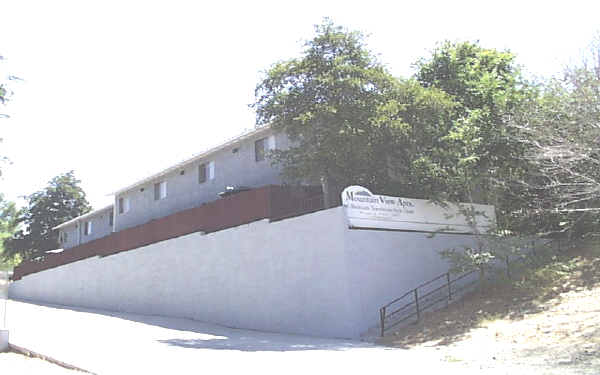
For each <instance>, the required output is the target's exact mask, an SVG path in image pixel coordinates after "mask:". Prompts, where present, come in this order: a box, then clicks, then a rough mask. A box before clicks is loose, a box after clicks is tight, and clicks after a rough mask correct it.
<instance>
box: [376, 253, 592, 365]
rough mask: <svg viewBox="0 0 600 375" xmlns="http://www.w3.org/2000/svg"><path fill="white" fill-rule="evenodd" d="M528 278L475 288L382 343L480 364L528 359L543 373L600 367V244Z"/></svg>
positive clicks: (393, 334) (453, 360)
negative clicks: (463, 297) (428, 351)
mask: <svg viewBox="0 0 600 375" xmlns="http://www.w3.org/2000/svg"><path fill="white" fill-rule="evenodd" d="M526 278H528V280H521V281H517V282H513V283H503V284H499V285H495V286H494V287H488V288H485V289H483V290H484V292H482V291H477V292H474V293H473V294H472V295H470V296H468V297H466V298H465V299H464V300H463V301H461V302H457V303H456V304H454V305H451V306H450V307H449V308H447V309H445V310H441V311H438V312H435V313H431V314H428V315H426V316H425V317H424V319H423V320H422V322H421V323H420V324H418V325H410V326H407V327H404V328H401V329H399V330H398V331H396V332H392V333H390V334H389V335H388V334H386V337H384V338H383V339H380V340H379V343H381V344H384V345H388V346H394V347H402V348H407V349H408V348H410V350H411V351H420V350H435V352H436V354H438V355H440V356H442V358H445V359H446V360H447V361H449V362H461V363H464V364H465V365H467V364H468V365H469V367H472V366H474V365H475V366H480V367H481V368H482V369H484V368H509V367H512V366H527V367H531V368H534V369H538V370H539V373H544V374H545V373H548V374H554V373H557V374H563V373H576V374H580V373H581V374H599V373H600V258H599V257H598V254H597V251H588V250H583V251H581V252H580V253H576V254H568V255H567V257H566V258H565V259H563V260H560V261H556V262H553V263H551V264H549V265H546V266H544V267H540V269H539V270H538V271H537V272H536V273H533V274H530V275H527V276H526ZM535 372H536V373H538V371H535Z"/></svg>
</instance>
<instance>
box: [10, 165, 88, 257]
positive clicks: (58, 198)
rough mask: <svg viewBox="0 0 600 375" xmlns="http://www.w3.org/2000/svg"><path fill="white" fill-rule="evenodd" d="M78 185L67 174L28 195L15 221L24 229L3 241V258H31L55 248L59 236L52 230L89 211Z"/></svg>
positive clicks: (71, 172) (69, 174)
mask: <svg viewBox="0 0 600 375" xmlns="http://www.w3.org/2000/svg"><path fill="white" fill-rule="evenodd" d="M80 182H81V181H80V180H78V179H76V178H75V176H74V174H73V171H70V172H68V173H65V174H62V175H59V176H56V177H54V178H53V179H52V180H50V181H49V183H48V186H47V187H45V188H44V189H42V190H40V191H38V192H35V193H33V194H31V195H29V196H27V197H26V199H27V201H28V204H27V207H26V208H24V209H23V211H22V214H21V215H20V217H19V219H18V221H19V222H20V223H21V224H22V226H23V228H22V229H20V230H18V231H17V232H16V233H15V234H14V236H13V237H11V238H10V239H8V240H7V241H5V255H6V256H9V257H11V256H14V255H16V254H19V255H20V256H21V257H22V258H23V259H31V258H35V257H39V256H43V255H44V253H45V252H46V251H48V250H52V249H56V248H58V246H59V245H58V234H57V233H56V231H54V230H52V228H54V227H55V226H57V225H59V224H61V223H64V222H65V221H68V220H70V219H73V218H75V217H77V216H80V215H83V214H85V213H87V212H89V211H90V210H91V207H90V205H89V203H88V201H87V199H86V196H85V192H84V191H83V189H82V188H81V187H80V186H79V184H80Z"/></svg>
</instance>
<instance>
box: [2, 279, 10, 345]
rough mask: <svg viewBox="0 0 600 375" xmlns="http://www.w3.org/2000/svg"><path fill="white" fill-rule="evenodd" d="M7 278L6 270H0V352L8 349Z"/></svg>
mask: <svg viewBox="0 0 600 375" xmlns="http://www.w3.org/2000/svg"><path fill="white" fill-rule="evenodd" d="M8 280H9V275H8V272H6V271H0V352H4V351H7V350H8V327H7V326H6V306H7V299H8Z"/></svg>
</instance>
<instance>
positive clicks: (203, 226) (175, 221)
mask: <svg viewBox="0 0 600 375" xmlns="http://www.w3.org/2000/svg"><path fill="white" fill-rule="evenodd" d="M322 202H323V199H322V193H321V190H320V187H315V186H300V187H294V186H277V185H268V186H264V187H261V188H257V189H252V190H248V191H242V192H239V193H237V194H234V195H230V196H227V197H225V198H222V199H218V200H215V201H213V202H209V203H205V204H202V205H201V206H198V207H194V208H190V209H187V210H184V211H180V212H177V213H175V214H172V215H169V216H166V217H163V218H160V219H156V220H152V221H150V222H148V223H145V224H142V225H138V226H135V227H132V228H127V229H124V230H121V231H119V232H115V233H112V234H110V235H108V236H105V237H102V238H99V239H96V240H94V241H90V242H87V243H84V244H82V245H79V246H75V247H72V248H70V249H66V250H64V251H62V252H60V253H55V254H47V255H46V256H45V257H44V258H42V259H38V260H28V261H23V262H21V264H19V265H18V266H17V267H15V269H14V274H13V280H19V279H20V278H22V277H23V276H25V275H29V274H32V273H35V272H39V271H43V270H46V269H49V268H54V267H58V266H61V265H64V264H67V263H72V262H76V261H79V260H82V259H86V258H90V257H94V256H109V255H113V254H117V253H120V252H123V251H128V250H133V249H137V248H139V247H142V246H146V245H149V244H152V243H156V242H160V241H164V240H168V239H171V238H175V237H179V236H183V235H186V234H190V233H195V232H204V233H211V232H216V231H219V230H223V229H227V228H232V227H235V226H238V225H242V224H248V223H251V222H253V221H257V220H262V219H269V220H281V219H282V218H286V217H291V216H298V215H302V214H305V213H308V212H313V211H316V210H319V209H322V208H323V204H322Z"/></svg>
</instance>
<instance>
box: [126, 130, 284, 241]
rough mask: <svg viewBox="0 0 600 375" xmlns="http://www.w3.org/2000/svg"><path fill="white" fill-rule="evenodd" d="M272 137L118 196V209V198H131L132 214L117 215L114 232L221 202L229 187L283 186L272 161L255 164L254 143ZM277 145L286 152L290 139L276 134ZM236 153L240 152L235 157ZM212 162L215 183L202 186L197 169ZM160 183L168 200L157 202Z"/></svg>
mask: <svg viewBox="0 0 600 375" xmlns="http://www.w3.org/2000/svg"><path fill="white" fill-rule="evenodd" d="M271 134H273V132H272V131H271V130H267V131H265V132H262V133H260V134H257V135H255V136H253V137H250V138H248V139H244V140H243V141H240V142H238V143H236V144H233V145H231V147H228V148H226V149H223V150H220V151H218V152H215V153H213V154H211V155H209V156H207V157H206V158H205V159H203V160H199V161H196V162H192V163H189V164H187V165H185V166H184V167H182V168H181V169H178V170H176V171H174V172H171V173H170V174H167V175H166V176H163V177H161V178H158V179H156V180H153V181H150V182H148V183H147V184H144V185H141V186H137V187H136V188H135V189H133V190H130V191H128V192H124V193H121V194H117V195H115V207H118V202H119V198H122V197H128V198H129V200H130V210H129V211H128V212H126V213H122V214H117V215H116V218H115V224H116V225H115V230H116V231H120V230H123V229H126V228H130V227H132V226H136V225H140V224H144V223H146V222H148V221H150V220H152V219H157V218H160V217H164V216H167V215H170V214H172V213H175V212H178V211H182V210H185V209H187V208H192V207H196V206H199V205H201V204H202V203H205V202H210V201H213V200H215V199H218V196H217V194H218V193H219V192H222V191H224V190H225V188H226V187H227V186H242V185H243V186H248V187H259V186H264V185H269V184H281V183H282V182H283V181H282V178H281V176H280V168H278V167H274V166H272V165H271V162H270V161H269V160H262V161H259V162H257V161H256V160H255V155H254V142H255V141H256V140H258V139H261V138H265V137H268V136H270V135H271ZM275 144H276V147H277V148H279V149H282V148H287V147H288V140H287V137H286V136H285V135H284V134H283V133H279V134H276V135H275ZM234 149H237V151H236V152H235V153H234V152H233V150H234ZM211 161H212V162H214V165H215V167H214V168H215V169H214V179H212V180H211V179H208V175H207V180H206V181H205V182H203V183H199V182H198V167H199V166H200V165H201V164H208V163H209V162H211ZM182 172H183V174H182ZM160 181H166V182H167V196H166V198H164V199H161V200H155V199H154V183H157V182H160Z"/></svg>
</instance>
